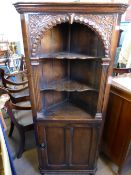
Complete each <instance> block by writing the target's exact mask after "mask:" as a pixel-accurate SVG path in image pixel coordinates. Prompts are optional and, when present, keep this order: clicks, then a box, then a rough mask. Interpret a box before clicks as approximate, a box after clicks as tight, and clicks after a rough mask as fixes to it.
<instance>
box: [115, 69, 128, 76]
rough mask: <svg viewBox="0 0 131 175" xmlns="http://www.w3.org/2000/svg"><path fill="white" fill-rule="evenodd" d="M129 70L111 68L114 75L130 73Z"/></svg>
mask: <svg viewBox="0 0 131 175" xmlns="http://www.w3.org/2000/svg"><path fill="white" fill-rule="evenodd" d="M130 72H131V68H113V73H114V74H115V76H116V75H118V74H123V73H130Z"/></svg>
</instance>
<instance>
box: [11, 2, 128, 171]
mask: <svg viewBox="0 0 131 175" xmlns="http://www.w3.org/2000/svg"><path fill="white" fill-rule="evenodd" d="M14 5H15V7H16V10H17V11H18V12H19V13H20V15H21V22H22V32H23V41H24V49H25V58H26V65H27V69H28V80H29V89H30V93H31V101H32V110H33V117H34V118H33V119H34V121H35V132H36V139H37V148H38V159H39V168H40V172H41V174H44V173H48V172H55V173H58V172H61V173H63V172H68V173H76V172H77V173H78V172H79V173H81V174H83V173H88V174H95V172H96V166H97V157H98V145H99V139H100V134H101V130H102V126H103V121H104V115H105V109H106V104H107V101H108V94H109V86H110V85H109V84H108V83H107V80H108V76H109V75H111V73H112V64H111V63H112V62H113V58H114V55H115V48H116V46H117V40H118V33H119V32H118V30H117V28H118V27H117V25H119V22H120V17H121V14H122V13H123V12H124V11H125V9H126V7H127V5H126V4H117V3H100V4H99V3H42V2H41V3H38V2H33V3H30V2H26V3H24V2H21V3H15V4H14ZM105 9H106V10H105Z"/></svg>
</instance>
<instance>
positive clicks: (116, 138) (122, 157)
mask: <svg viewBox="0 0 131 175" xmlns="http://www.w3.org/2000/svg"><path fill="white" fill-rule="evenodd" d="M102 150H103V152H104V153H105V154H106V155H107V156H108V157H109V158H110V159H111V160H112V162H114V163H115V164H116V165H118V166H119V170H118V174H119V175H120V174H123V175H124V173H123V169H124V166H125V165H126V164H127V163H129V162H130V160H131V73H130V74H123V75H120V76H117V77H115V78H114V79H113V81H112V86H111V92H110V97H109V103H108V107H107V114H106V120H105V126H104V134H103V143H102Z"/></svg>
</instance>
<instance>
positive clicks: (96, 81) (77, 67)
mask: <svg viewBox="0 0 131 175" xmlns="http://www.w3.org/2000/svg"><path fill="white" fill-rule="evenodd" d="M70 67H71V69H70V76H71V79H75V80H77V81H80V82H81V83H85V84H87V85H89V86H91V87H92V88H95V89H98V88H99V86H100V77H101V65H100V62H99V61H95V60H73V61H71V64H70Z"/></svg>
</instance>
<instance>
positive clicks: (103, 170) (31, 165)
mask: <svg viewBox="0 0 131 175" xmlns="http://www.w3.org/2000/svg"><path fill="white" fill-rule="evenodd" d="M5 120H6V123H7V126H8V128H9V118H6V119H5ZM8 130H9V129H8ZM8 130H7V132H6V133H7V134H8ZM7 139H8V142H9V145H10V149H11V152H12V156H13V159H14V165H15V169H16V172H17V175H39V174H40V173H39V170H38V159H37V151H36V148H35V139H34V133H33V131H30V132H28V133H27V134H26V151H25V152H24V153H23V155H22V158H20V159H17V158H16V153H17V149H18V141H19V135H18V132H17V129H16V128H15V129H14V133H13V136H12V138H9V137H7ZM116 172H117V167H116V166H115V165H113V164H112V163H111V162H110V161H109V160H108V159H107V158H105V157H104V156H100V157H99V159H98V169H97V172H96V175H117V173H116ZM53 175H56V174H53ZM61 175H64V174H61ZM68 175H69V174H68ZM72 175H73V174H72ZM123 175H131V167H130V168H129V167H127V169H125V172H124V173H123Z"/></svg>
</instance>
